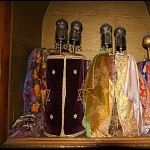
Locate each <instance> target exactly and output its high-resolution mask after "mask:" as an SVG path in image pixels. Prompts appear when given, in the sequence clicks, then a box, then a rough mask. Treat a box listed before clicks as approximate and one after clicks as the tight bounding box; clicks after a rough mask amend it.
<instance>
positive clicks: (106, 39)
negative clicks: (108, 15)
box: [100, 23, 112, 48]
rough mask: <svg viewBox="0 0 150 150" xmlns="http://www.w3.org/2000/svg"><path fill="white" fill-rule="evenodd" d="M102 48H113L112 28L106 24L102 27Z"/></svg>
mask: <svg viewBox="0 0 150 150" xmlns="http://www.w3.org/2000/svg"><path fill="white" fill-rule="evenodd" d="M100 34H101V47H105V48H112V26H111V25H110V24H108V23H104V24H103V25H102V26H101V27H100Z"/></svg>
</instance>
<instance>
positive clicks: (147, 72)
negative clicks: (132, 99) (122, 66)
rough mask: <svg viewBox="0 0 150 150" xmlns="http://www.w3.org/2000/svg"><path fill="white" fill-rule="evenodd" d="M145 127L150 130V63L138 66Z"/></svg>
mask: <svg viewBox="0 0 150 150" xmlns="http://www.w3.org/2000/svg"><path fill="white" fill-rule="evenodd" d="M138 71H139V82H140V98H141V101H142V110H143V121H144V126H145V128H147V129H148V130H149V129H150V61H143V62H141V63H139V64H138Z"/></svg>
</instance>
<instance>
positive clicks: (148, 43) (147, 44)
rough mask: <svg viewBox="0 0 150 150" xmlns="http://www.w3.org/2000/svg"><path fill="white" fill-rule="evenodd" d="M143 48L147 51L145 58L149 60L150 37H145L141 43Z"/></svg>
mask: <svg viewBox="0 0 150 150" xmlns="http://www.w3.org/2000/svg"><path fill="white" fill-rule="evenodd" d="M142 45H143V47H144V48H145V49H146V50H147V58H148V59H149V58H150V35H145V36H144V37H143V41H142Z"/></svg>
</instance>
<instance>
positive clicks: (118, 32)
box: [114, 26, 126, 53]
mask: <svg viewBox="0 0 150 150" xmlns="http://www.w3.org/2000/svg"><path fill="white" fill-rule="evenodd" d="M114 36H115V47H116V51H119V52H120V53H122V52H123V51H125V50H126V30H125V29H124V28H123V27H121V26H119V27H117V28H116V29H115V30H114Z"/></svg>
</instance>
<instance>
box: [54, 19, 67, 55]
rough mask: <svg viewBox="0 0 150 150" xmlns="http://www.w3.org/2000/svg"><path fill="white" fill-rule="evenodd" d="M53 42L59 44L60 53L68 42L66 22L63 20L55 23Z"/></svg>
mask: <svg viewBox="0 0 150 150" xmlns="http://www.w3.org/2000/svg"><path fill="white" fill-rule="evenodd" d="M55 41H56V43H57V44H59V48H60V53H61V52H62V46H63V45H64V44H67V42H68V22H67V21H66V20H65V19H63V18H62V19H58V20H57V21H56V32H55Z"/></svg>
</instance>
